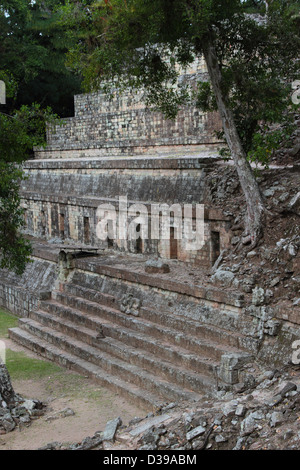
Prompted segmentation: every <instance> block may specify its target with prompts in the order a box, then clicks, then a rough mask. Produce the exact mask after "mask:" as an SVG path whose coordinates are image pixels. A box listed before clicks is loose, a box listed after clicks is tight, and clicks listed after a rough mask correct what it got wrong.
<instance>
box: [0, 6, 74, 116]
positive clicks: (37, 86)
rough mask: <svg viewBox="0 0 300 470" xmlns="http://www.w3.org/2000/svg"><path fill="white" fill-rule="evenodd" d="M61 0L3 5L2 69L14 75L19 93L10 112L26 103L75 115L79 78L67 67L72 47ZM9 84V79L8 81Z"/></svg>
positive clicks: (0, 12)
mask: <svg viewBox="0 0 300 470" xmlns="http://www.w3.org/2000/svg"><path fill="white" fill-rule="evenodd" d="M62 4H63V1H62V0H43V1H41V0H37V1H35V2H32V1H31V0H6V1H4V2H2V3H1V5H0V70H4V71H5V72H6V73H8V74H11V75H12V76H13V77H14V80H15V82H16V83H17V92H16V93H15V95H14V96H13V97H11V96H8V98H9V99H8V106H7V111H8V112H10V113H11V112H12V110H13V109H15V108H19V107H20V106H21V105H23V104H27V105H31V103H33V102H37V103H40V104H41V105H42V106H43V107H47V106H51V108H52V109H53V110H54V111H55V112H57V113H58V114H59V115H60V116H70V115H72V113H73V96H74V94H75V93H79V92H80V90H81V86H80V81H81V80H80V77H79V76H76V75H75V74H73V73H71V71H70V70H69V69H68V68H67V67H66V65H65V53H66V51H67V50H68V48H69V47H70V46H71V43H70V39H68V36H67V34H66V31H65V30H64V28H63V27H62V26H61V25H60V24H59V23H58V15H57V13H56V10H57V9H58V8H59V7H60V6H61V5H62ZM5 81H6V80H5Z"/></svg>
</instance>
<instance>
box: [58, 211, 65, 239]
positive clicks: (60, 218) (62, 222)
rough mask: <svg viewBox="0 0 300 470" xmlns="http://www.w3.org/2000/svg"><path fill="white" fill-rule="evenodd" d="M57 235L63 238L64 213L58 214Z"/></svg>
mask: <svg viewBox="0 0 300 470" xmlns="http://www.w3.org/2000/svg"><path fill="white" fill-rule="evenodd" d="M59 236H60V238H61V239H62V240H64V238H65V214H59Z"/></svg>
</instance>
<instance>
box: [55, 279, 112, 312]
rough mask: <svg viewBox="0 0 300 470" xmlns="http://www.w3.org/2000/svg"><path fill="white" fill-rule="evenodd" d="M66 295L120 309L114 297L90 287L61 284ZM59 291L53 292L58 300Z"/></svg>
mask: <svg viewBox="0 0 300 470" xmlns="http://www.w3.org/2000/svg"><path fill="white" fill-rule="evenodd" d="M61 286H62V289H63V292H64V293H67V294H72V295H75V296H76V297H82V298H84V299H87V300H92V301H93V302H98V303H101V304H103V305H107V306H108V307H112V308H118V302H117V300H116V298H115V297H114V296H113V295H110V294H105V293H103V292H100V291H96V290H94V289H89V288H88V287H83V286H80V285H78V284H72V283H61ZM57 293H58V291H53V292H52V296H53V298H56V295H57Z"/></svg>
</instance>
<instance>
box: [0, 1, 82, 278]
mask: <svg viewBox="0 0 300 470" xmlns="http://www.w3.org/2000/svg"><path fill="white" fill-rule="evenodd" d="M62 3H63V2H62V1H61V0H44V1H36V2H32V1H30V0H2V2H1V5H0V80H3V81H4V82H5V85H6V98H7V105H5V106H4V105H1V106H0V255H1V257H0V267H1V268H8V269H11V270H14V271H15V272H16V273H17V274H21V273H22V272H23V271H24V269H25V267H26V264H27V262H29V260H30V254H31V245H30V243H29V242H28V241H27V240H26V239H25V237H24V236H23V235H22V227H23V225H24V213H23V212H24V211H23V210H22V209H21V208H20V195H19V184H20V181H21V179H22V178H24V174H23V172H22V168H21V164H22V162H24V161H25V160H26V159H28V158H30V157H31V156H32V154H33V147H34V146H43V145H44V144H45V141H46V123H49V122H50V123H51V121H53V120H55V119H56V118H57V115H56V114H55V112H57V113H59V114H60V115H70V114H73V109H72V108H73V95H74V93H75V92H79V91H80V78H79V77H78V76H75V75H74V74H73V73H71V72H70V70H68V69H67V68H66V66H65V52H66V51H67V46H68V45H69V46H70V42H68V38H67V36H66V34H65V32H64V28H63V27H62V25H61V24H59V23H58V22H57V19H58V16H57V14H56V13H55V11H56V9H57V8H58V7H60V6H61V5H62ZM53 110H54V111H55V112H53Z"/></svg>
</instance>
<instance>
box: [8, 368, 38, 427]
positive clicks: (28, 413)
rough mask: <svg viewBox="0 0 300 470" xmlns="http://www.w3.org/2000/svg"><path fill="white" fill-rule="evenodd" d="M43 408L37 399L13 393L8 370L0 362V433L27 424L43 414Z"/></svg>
mask: <svg viewBox="0 0 300 470" xmlns="http://www.w3.org/2000/svg"><path fill="white" fill-rule="evenodd" d="M44 408H45V407H44V404H43V403H42V402H40V401H39V400H28V399H24V398H22V397H21V396H19V395H17V394H16V393H15V391H14V389H13V387H12V384H11V381H10V376H9V373H8V370H7V368H6V366H5V364H3V363H1V362H0V435H1V434H7V433H9V432H12V431H13V430H14V429H16V428H21V427H24V426H29V425H30V424H31V422H32V420H33V419H37V418H39V417H40V416H42V415H43V413H44V411H45V409H44Z"/></svg>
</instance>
